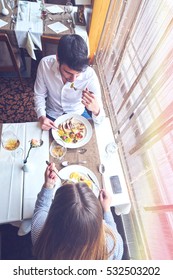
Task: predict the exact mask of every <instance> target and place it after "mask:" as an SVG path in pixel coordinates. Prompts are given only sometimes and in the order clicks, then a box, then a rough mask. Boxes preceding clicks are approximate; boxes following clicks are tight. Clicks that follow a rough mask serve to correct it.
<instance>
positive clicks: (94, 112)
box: [92, 109, 100, 117]
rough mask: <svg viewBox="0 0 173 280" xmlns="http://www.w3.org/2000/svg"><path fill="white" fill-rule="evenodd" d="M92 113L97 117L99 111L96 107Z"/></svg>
mask: <svg viewBox="0 0 173 280" xmlns="http://www.w3.org/2000/svg"><path fill="white" fill-rule="evenodd" d="M92 113H93V114H94V116H96V117H97V116H98V115H99V113H100V109H98V110H97V111H93V112H92Z"/></svg>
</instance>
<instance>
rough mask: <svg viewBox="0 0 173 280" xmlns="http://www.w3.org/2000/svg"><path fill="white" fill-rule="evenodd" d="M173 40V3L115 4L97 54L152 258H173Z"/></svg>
mask: <svg viewBox="0 0 173 280" xmlns="http://www.w3.org/2000/svg"><path fill="white" fill-rule="evenodd" d="M172 38H173V1H171V0H158V1H153V0H144V1H143V0H141V1H140V0H139V1H133V0H128V1H125V0H124V1H123V0H121V1H111V4H110V8H109V11H108V15H107V19H106V23H105V27H104V30H103V33H102V37H101V40H100V43H99V47H98V51H97V55H96V63H97V66H98V69H99V72H100V73H99V74H100V77H101V80H102V83H103V87H104V88H105V99H106V103H107V106H108V110H109V113H110V119H111V121H112V127H113V131H114V135H115V138H116V139H118V141H119V147H120V151H121V156H122V159H123V162H124V171H125V174H126V177H127V182H128V187H129V193H130V197H131V201H132V205H133V207H132V215H133V217H134V218H135V234H136V235H137V236H138V235H140V240H142V242H143V250H144V251H145V252H143V254H142V255H143V258H149V259H173V242H172V240H173V43H172V42H173V41H172ZM127 234H128V233H127ZM131 256H132V258H133V252H131Z"/></svg>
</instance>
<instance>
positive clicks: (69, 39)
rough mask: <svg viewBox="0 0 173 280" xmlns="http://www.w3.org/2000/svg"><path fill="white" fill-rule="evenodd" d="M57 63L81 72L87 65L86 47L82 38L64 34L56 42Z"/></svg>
mask: <svg viewBox="0 0 173 280" xmlns="http://www.w3.org/2000/svg"><path fill="white" fill-rule="evenodd" d="M57 54H58V59H59V63H60V65H61V64H66V65H67V66H68V67H69V68H71V69H73V70H76V71H79V72H82V71H85V69H86V68H87V66H88V63H89V59H88V47H87V44H86V43H85V41H84V39H83V38H82V37H81V36H79V35H77V34H72V35H64V36H62V37H61V39H60V40H59V43H58V50H57Z"/></svg>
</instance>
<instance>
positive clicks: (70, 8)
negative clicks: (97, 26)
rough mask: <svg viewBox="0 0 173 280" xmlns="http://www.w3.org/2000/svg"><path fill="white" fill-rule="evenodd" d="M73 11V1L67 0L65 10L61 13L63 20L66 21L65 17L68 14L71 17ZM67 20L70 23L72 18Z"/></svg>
mask: <svg viewBox="0 0 173 280" xmlns="http://www.w3.org/2000/svg"><path fill="white" fill-rule="evenodd" d="M72 11H73V4H72V3H71V2H67V3H66V5H65V6H64V12H63V13H62V15H61V21H62V22H64V18H65V15H66V14H68V15H69V17H70V14H71V13H72ZM66 21H67V22H68V23H70V22H71V21H72V20H71V19H69V18H68V19H67V20H66Z"/></svg>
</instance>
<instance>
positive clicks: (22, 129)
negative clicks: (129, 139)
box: [0, 117, 131, 224]
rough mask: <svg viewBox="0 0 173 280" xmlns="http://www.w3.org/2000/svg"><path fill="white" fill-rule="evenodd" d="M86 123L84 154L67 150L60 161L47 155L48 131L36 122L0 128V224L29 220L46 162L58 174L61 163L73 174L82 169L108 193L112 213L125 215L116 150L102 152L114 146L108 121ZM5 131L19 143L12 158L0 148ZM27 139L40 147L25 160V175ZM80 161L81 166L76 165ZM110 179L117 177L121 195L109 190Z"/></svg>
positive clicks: (127, 202) (127, 208)
mask: <svg viewBox="0 0 173 280" xmlns="http://www.w3.org/2000/svg"><path fill="white" fill-rule="evenodd" d="M88 122H89V123H90V126H91V128H92V136H91V139H90V140H89V141H88V142H87V143H85V145H84V146H83V145H81V147H82V148H84V149H85V152H84V153H80V152H78V150H79V148H67V152H66V154H65V156H64V158H63V159H62V160H61V161H59V160H57V159H56V158H54V157H52V156H51V154H50V145H51V143H52V141H53V140H54V137H53V133H52V131H51V130H50V131H42V129H41V128H40V124H39V122H26V123H3V124H2V123H1V124H0V139H1V140H0V141H1V143H0V193H1V195H0V224H3V223H11V222H16V221H25V220H28V219H31V218H32V215H33V211H34V207H35V202H36V198H37V194H38V193H39V191H40V189H41V187H42V185H43V183H44V172H45V169H46V167H47V164H46V161H49V162H55V164H56V168H57V170H58V171H59V172H61V171H62V170H65V168H67V167H63V166H62V161H68V162H69V163H71V164H70V166H72V167H73V166H74V172H75V167H76V166H77V165H78V166H79V165H80V166H84V167H85V168H87V169H88V170H89V172H91V174H94V176H95V177H93V178H96V180H97V184H98V187H99V188H106V189H107V190H108V192H110V193H111V195H112V202H111V206H112V207H114V209H115V213H116V214H117V215H124V214H128V213H129V211H130V208H131V202H130V198H129V191H128V187H127V183H126V180H125V176H124V172H123V168H122V163H121V159H120V155H119V151H118V147H117V149H116V150H114V151H113V152H112V154H111V155H109V154H108V153H107V151H106V147H108V145H110V144H111V145H112V144H114V146H115V145H116V143H115V141H114V137H113V133H112V128H111V123H110V120H109V118H108V117H106V118H105V119H104V120H103V121H102V123H101V124H95V123H93V121H92V120H89V121H88ZM5 131H13V132H14V133H15V135H17V137H18V139H19V141H20V146H19V148H18V149H17V150H16V152H15V154H14V155H13V154H12V152H11V151H8V150H6V149H4V147H3V145H2V135H3V133H4V132H5ZM31 139H38V140H39V139H42V141H43V145H41V146H40V147H38V148H33V149H31V151H30V154H29V157H28V160H27V164H28V170H27V172H25V171H24V169H23V166H24V159H25V158H26V156H27V153H28V151H29V149H30V144H31ZM83 161H84V163H79V162H83ZM101 163H102V164H104V167H105V172H104V173H103V174H101V173H100V172H99V166H100V164H101ZM112 176H118V178H119V181H120V184H121V192H117V193H116V191H114V189H113V188H112V185H111V181H110V178H111V177H112ZM94 180H95V179H94ZM55 189H56V188H55Z"/></svg>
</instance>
